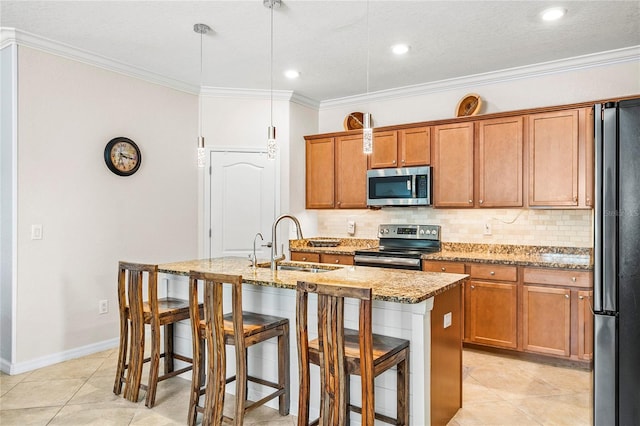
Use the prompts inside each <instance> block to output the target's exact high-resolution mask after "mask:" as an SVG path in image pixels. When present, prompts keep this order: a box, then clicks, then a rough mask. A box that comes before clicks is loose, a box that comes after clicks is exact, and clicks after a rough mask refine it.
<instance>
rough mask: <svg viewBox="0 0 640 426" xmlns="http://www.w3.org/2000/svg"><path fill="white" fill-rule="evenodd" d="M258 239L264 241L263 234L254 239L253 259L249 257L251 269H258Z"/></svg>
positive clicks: (258, 234)
mask: <svg viewBox="0 0 640 426" xmlns="http://www.w3.org/2000/svg"><path fill="white" fill-rule="evenodd" d="M258 237H260V239H261V240H262V241H264V238H263V237H262V234H261V233H260V232H258V233H257V234H256V236H255V237H253V257H252V256H251V255H249V260H251V267H252V268H254V269H255V268H257V267H258V257H257V256H256V240H257V239H258Z"/></svg>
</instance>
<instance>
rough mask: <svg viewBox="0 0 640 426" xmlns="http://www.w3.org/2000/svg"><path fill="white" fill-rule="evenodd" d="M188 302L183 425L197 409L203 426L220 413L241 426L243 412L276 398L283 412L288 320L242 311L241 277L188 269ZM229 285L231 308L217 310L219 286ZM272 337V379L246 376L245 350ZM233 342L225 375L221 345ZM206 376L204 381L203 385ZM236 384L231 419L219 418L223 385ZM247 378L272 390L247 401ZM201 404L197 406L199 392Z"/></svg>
mask: <svg viewBox="0 0 640 426" xmlns="http://www.w3.org/2000/svg"><path fill="white" fill-rule="evenodd" d="M189 275H190V279H189V293H190V306H191V309H192V315H193V317H192V321H191V324H192V336H193V338H192V339H193V353H194V368H193V372H192V376H193V377H192V382H191V396H190V401H189V418H188V424H190V425H194V424H195V423H196V417H197V413H198V412H202V413H203V418H202V424H203V425H219V424H221V423H222V420H223V417H224V418H225V419H227V420H232V421H233V423H234V424H235V425H241V424H243V421H244V415H245V414H246V413H247V412H248V411H251V410H253V409H254V408H256V407H258V406H260V405H262V404H264V403H265V402H267V401H270V400H271V399H273V398H276V397H278V398H279V400H278V404H279V412H280V415H282V416H286V415H288V414H289V405H290V401H289V398H290V390H289V320H288V319H286V318H280V317H274V316H270V315H262V314H257V313H253V312H246V311H245V312H243V311H242V276H241V275H224V274H212V273H204V272H196V271H191V272H190V273H189ZM199 281H204V289H203V290H204V308H203V318H202V319H201V320H197V321H194V320H193V318H197V315H196V314H197V305H198V282H199ZM223 284H229V285H231V300H232V302H231V304H232V307H231V312H230V313H227V314H223V306H222V305H223V303H222V287H223ZM273 337H277V338H278V383H274V382H271V381H268V380H264V379H261V378H257V377H253V376H249V375H248V374H247V348H249V347H250V346H252V345H255V344H256V343H261V342H264V341H266V340H268V339H271V338H273ZM203 345H204V346H206V358H207V366H206V374H204V373H205V370H203V369H202V368H203V365H204V362H203V361H204V359H203V353H204V351H203V350H202V348H203ZM225 345H233V346H235V353H236V374H235V375H234V376H231V377H229V378H225V374H226V358H227V356H226V347H225ZM205 379H206V383H205ZM234 380H235V382H236V398H235V408H234V412H235V414H234V417H233V419H230V418H229V417H226V416H223V414H222V409H223V405H224V396H225V385H226V384H227V383H230V382H232V381H234ZM248 381H252V382H255V383H258V384H260V385H264V386H268V387H272V388H274V389H275V391H274V392H272V393H271V394H269V395H267V396H265V397H263V398H262V399H260V400H258V401H255V402H251V401H247V384H248ZM203 394H204V395H205V397H204V406H201V405H199V400H200V396H201V395H203Z"/></svg>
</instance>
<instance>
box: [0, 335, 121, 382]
mask: <svg viewBox="0 0 640 426" xmlns="http://www.w3.org/2000/svg"><path fill="white" fill-rule="evenodd" d="M119 340H120V339H119V338H117V337H116V338H114V339H109V340H104V341H102V342H98V343H92V344H91V345H87V346H82V347H79V348H74V349H69V350H67V351H64V352H58V353H55V354H50V355H47V356H43V357H40V358H36V359H32V360H29V361H25V362H18V363H11V362H10V361H7V360H6V359H0V370H1V371H2V372H3V373H5V374H9V375H15V374H22V373H26V372H28V371H33V370H37V369H38V368H42V367H48V366H49V365H53V364H58V363H59V362H63V361H69V360H71V359H75V358H80V357H83V356H87V355H91V354H94V353H97V352H102V351H106V350H108V349H113V348H117V347H118V344H119V343H120V342H119Z"/></svg>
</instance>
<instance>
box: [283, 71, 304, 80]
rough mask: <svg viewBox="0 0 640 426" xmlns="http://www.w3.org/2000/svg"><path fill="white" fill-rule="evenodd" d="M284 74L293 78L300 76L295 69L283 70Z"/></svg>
mask: <svg viewBox="0 0 640 426" xmlns="http://www.w3.org/2000/svg"><path fill="white" fill-rule="evenodd" d="M284 76H285V77H287V78H290V79H294V78H298V77H300V71H297V70H286V71H285V72H284Z"/></svg>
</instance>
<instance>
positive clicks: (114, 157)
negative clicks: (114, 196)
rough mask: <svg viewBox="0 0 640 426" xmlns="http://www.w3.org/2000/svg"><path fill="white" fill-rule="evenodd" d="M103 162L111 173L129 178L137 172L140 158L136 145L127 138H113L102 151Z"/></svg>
mask: <svg viewBox="0 0 640 426" xmlns="http://www.w3.org/2000/svg"><path fill="white" fill-rule="evenodd" d="M104 161H105V162H106V163H107V167H108V168H109V170H111V171H112V172H113V173H115V174H117V175H119V176H130V175H132V174H134V173H135V172H136V171H138V168H140V163H141V161H142V156H141V154H140V149H139V148H138V145H136V144H135V142H133V141H132V140H131V139H128V138H123V137H119V138H115V139H112V140H110V141H109V143H107V146H106V147H105V149H104Z"/></svg>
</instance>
